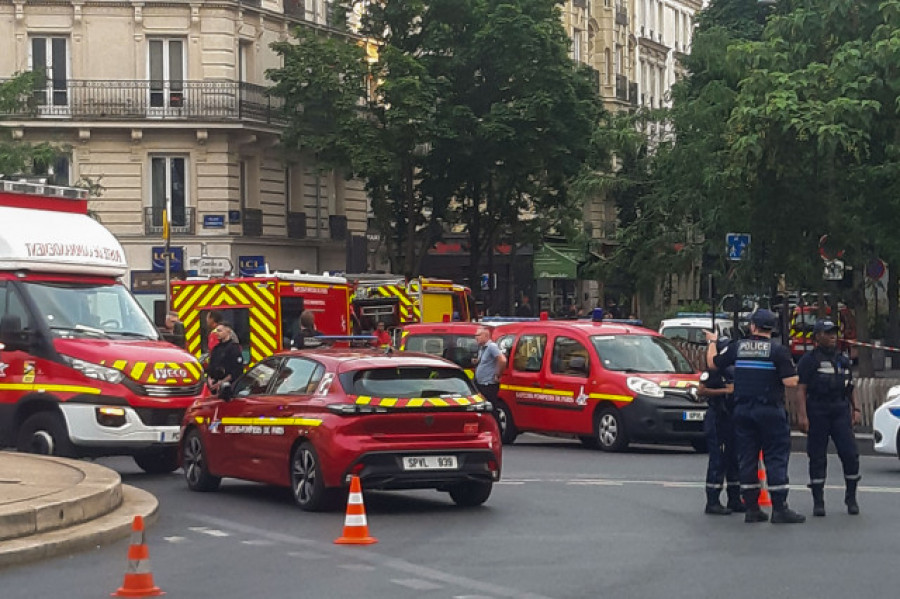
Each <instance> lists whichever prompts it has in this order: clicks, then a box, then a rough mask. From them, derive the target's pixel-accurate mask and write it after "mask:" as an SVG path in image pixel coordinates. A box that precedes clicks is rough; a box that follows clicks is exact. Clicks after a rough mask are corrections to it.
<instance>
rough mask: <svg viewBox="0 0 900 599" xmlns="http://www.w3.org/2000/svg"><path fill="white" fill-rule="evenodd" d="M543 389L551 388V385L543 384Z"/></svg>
mask: <svg viewBox="0 0 900 599" xmlns="http://www.w3.org/2000/svg"><path fill="white" fill-rule="evenodd" d="M544 389H553V385H544Z"/></svg>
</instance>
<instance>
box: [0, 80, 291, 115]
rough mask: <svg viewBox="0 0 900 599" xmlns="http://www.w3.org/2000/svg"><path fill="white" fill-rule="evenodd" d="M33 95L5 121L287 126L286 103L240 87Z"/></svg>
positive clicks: (80, 84)
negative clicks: (224, 123)
mask: <svg viewBox="0 0 900 599" xmlns="http://www.w3.org/2000/svg"><path fill="white" fill-rule="evenodd" d="M47 85H48V87H46V88H45V87H43V86H42V87H40V88H37V89H35V91H34V93H33V94H32V96H31V98H30V101H29V102H28V103H27V105H26V106H24V107H22V108H21V109H19V110H16V111H14V112H12V113H11V114H6V115H4V116H6V117H10V116H15V117H18V118H53V119H72V120H85V119H90V120H95V119H97V120H126V121H127V120H144V119H162V120H186V121H190V120H200V121H257V122H263V123H271V124H277V125H281V124H285V123H286V122H287V116H286V114H285V111H284V101H283V100H282V99H281V98H277V97H272V96H269V95H268V94H267V88H265V87H263V86H260V85H254V84H251V83H244V82H241V81H158V80H157V81H153V80H141V81H133V80H132V81H129V80H86V79H69V80H67V81H65V82H62V81H55V82H48V84H47Z"/></svg>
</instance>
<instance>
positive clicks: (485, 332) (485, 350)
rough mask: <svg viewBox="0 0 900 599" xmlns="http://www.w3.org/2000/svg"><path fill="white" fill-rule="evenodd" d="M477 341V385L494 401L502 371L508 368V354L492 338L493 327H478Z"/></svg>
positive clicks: (482, 392)
mask: <svg viewBox="0 0 900 599" xmlns="http://www.w3.org/2000/svg"><path fill="white" fill-rule="evenodd" d="M475 341H477V342H478V353H477V354H476V356H475V357H474V358H472V363H473V365H474V366H475V386H477V387H478V391H479V393H481V394H482V395H483V396H484V398H485V399H486V400H488V401H490V402H492V403H493V402H496V401H497V391H499V390H500V373H501V372H503V369H504V368H506V356H505V355H503V352H502V351H500V348H499V347H497V344H496V343H494V342H493V341H492V340H491V329H489V328H488V327H486V326H480V327H478V330H477V331H476V333H475Z"/></svg>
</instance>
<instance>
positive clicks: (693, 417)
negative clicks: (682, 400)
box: [682, 410, 706, 422]
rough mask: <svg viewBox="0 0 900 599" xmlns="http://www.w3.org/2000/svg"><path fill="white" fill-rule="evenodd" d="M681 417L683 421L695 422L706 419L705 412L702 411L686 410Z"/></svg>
mask: <svg viewBox="0 0 900 599" xmlns="http://www.w3.org/2000/svg"><path fill="white" fill-rule="evenodd" d="M682 417H683V418H684V419H685V420H688V421H691V422H695V421H697V420H703V419H704V418H705V417H706V412H704V411H702V410H688V411H686V412H685V413H684V415H683V416H682Z"/></svg>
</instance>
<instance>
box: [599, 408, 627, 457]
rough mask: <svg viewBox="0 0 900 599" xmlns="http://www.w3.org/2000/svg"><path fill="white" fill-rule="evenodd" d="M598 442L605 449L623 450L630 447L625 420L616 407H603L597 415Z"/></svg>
mask: <svg viewBox="0 0 900 599" xmlns="http://www.w3.org/2000/svg"><path fill="white" fill-rule="evenodd" d="M597 444H598V445H599V446H600V449H602V450H603V451H623V450H624V449H625V448H626V447H628V431H626V430H625V420H624V419H623V418H622V413H621V412H619V410H617V409H616V408H613V407H606V408H603V410H601V411H600V413H599V415H598V416H597Z"/></svg>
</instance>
